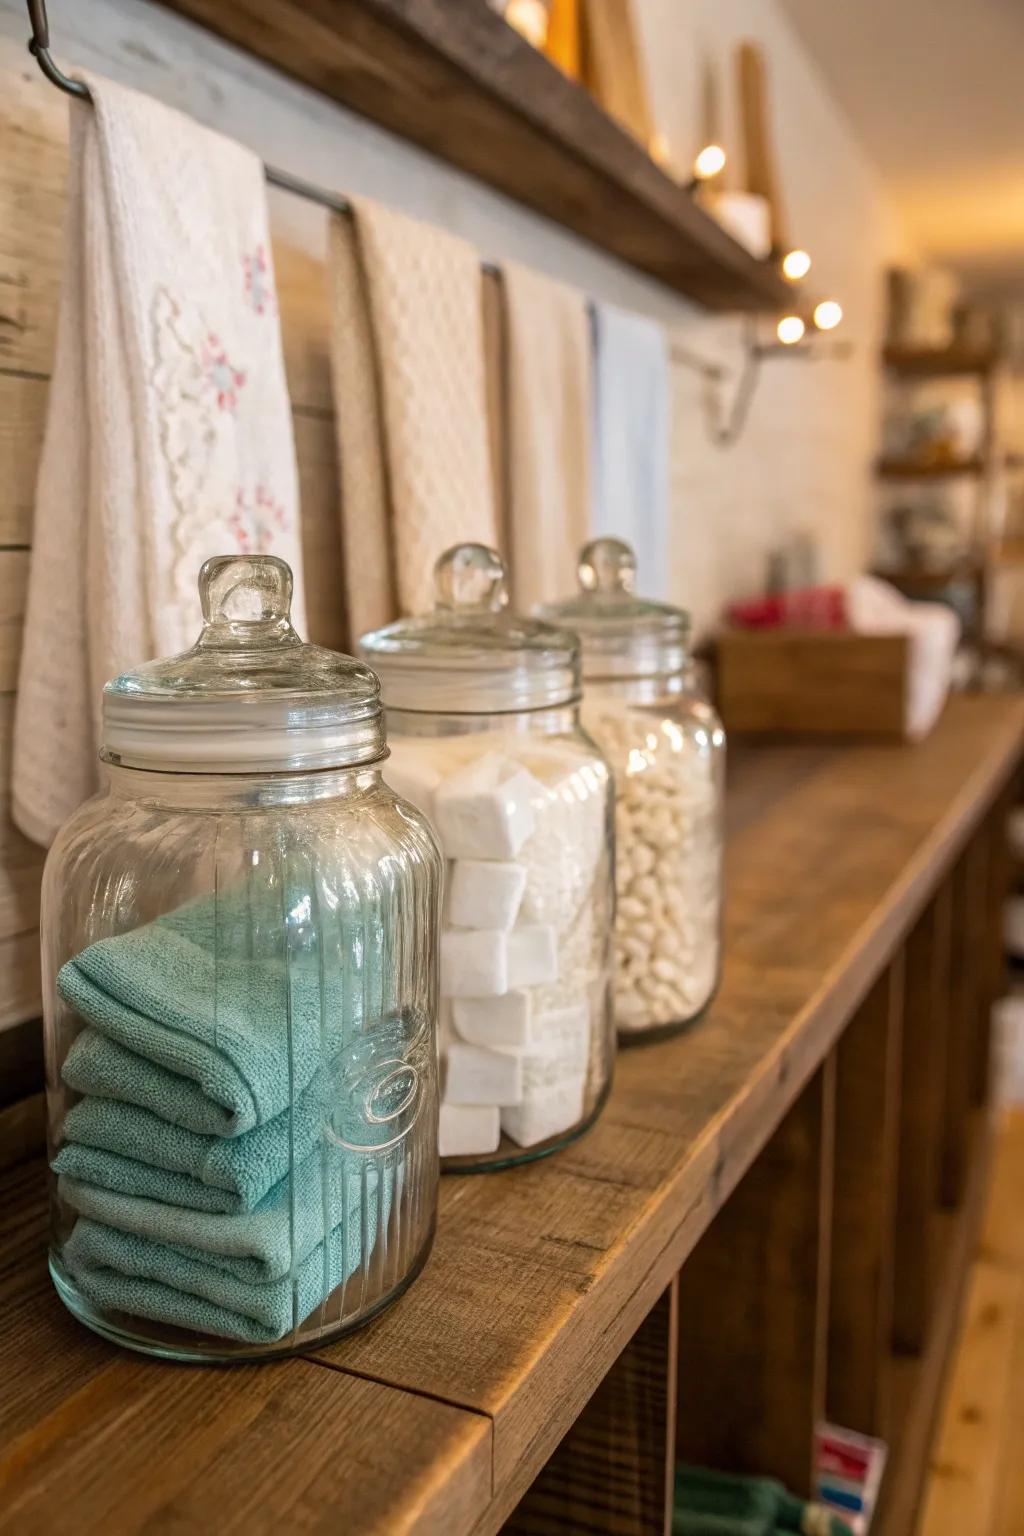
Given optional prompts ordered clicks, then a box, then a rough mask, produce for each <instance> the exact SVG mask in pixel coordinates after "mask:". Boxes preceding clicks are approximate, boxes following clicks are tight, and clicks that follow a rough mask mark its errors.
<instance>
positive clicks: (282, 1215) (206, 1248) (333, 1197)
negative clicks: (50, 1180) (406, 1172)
mask: <svg viewBox="0 0 1024 1536" xmlns="http://www.w3.org/2000/svg"><path fill="white" fill-rule="evenodd" d="M382 1177H384V1178H386V1180H387V1181H388V1183H387V1188H388V1191H389V1192H390V1189H391V1183H392V1181H393V1178H394V1174H393V1170H392V1169H390V1168H387V1169H384V1168H379V1167H378V1165H377V1162H376V1160H374V1159H373V1158H372V1157H365V1156H363V1157H357V1156H356V1155H354V1154H351V1153H349V1154H344V1153H342V1152H341V1151H340V1150H339V1149H338V1148H336V1147H333V1146H331V1145H330V1144H328V1143H324V1144H323V1145H321V1147H319V1148H318V1149H317V1151H316V1153H314V1154H313V1156H311V1157H308V1158H307V1159H306V1161H305V1163H303V1164H302V1165H301V1166H299V1167H297V1168H296V1170H295V1178H294V1180H293V1179H292V1178H291V1176H290V1175H289V1176H288V1177H287V1178H284V1179H282V1180H281V1181H280V1183H278V1184H276V1185H275V1186H274V1188H273V1189H272V1190H270V1191H269V1193H268V1194H267V1195H266V1197H265V1198H264V1199H263V1200H261V1201H260V1203H259V1204H258V1205H257V1206H256V1207H255V1209H254V1210H252V1211H247V1212H244V1213H243V1214H241V1215H234V1216H231V1215H224V1214H221V1213H217V1212H207V1211H195V1210H189V1209H187V1208H185V1207H183V1206H177V1205H167V1204H165V1203H164V1202H163V1201H160V1200H145V1199H140V1198H139V1197H138V1196H135V1195H121V1194H116V1193H115V1192H114V1191H113V1190H109V1189H102V1188H99V1187H98V1186H96V1185H93V1184H85V1183H82V1182H81V1181H80V1180H78V1179H74V1178H71V1177H69V1176H68V1175H67V1174H62V1175H61V1177H60V1180H59V1190H60V1196H61V1199H62V1200H64V1201H65V1202H66V1203H67V1204H68V1205H69V1206H70V1207H71V1208H72V1210H75V1211H77V1212H78V1213H79V1215H81V1216H84V1217H86V1218H88V1219H89V1220H90V1221H96V1222H99V1223H100V1224H101V1225H103V1226H107V1227H115V1228H116V1229H117V1230H118V1231H119V1232H125V1233H128V1234H130V1235H133V1236H135V1237H144V1238H146V1239H147V1240H148V1241H151V1242H157V1243H165V1244H167V1246H168V1247H171V1248H174V1249H176V1251H177V1252H179V1253H180V1254H182V1255H183V1256H184V1257H185V1258H190V1259H195V1260H196V1261H198V1262H199V1263H205V1264H214V1265H216V1266H217V1267H219V1268H221V1269H224V1270H226V1271H227V1272H228V1273H229V1274H232V1275H234V1276H235V1277H236V1279H239V1280H244V1281H246V1282H247V1283H249V1284H253V1285H266V1284H267V1283H268V1282H269V1281H271V1280H280V1279H281V1278H282V1277H284V1276H285V1275H287V1274H289V1273H290V1272H291V1269H292V1267H293V1265H295V1264H298V1263H300V1262H301V1261H302V1260H303V1259H305V1258H306V1257H307V1255H308V1254H310V1253H311V1252H312V1251H313V1249H314V1248H315V1247H316V1246H317V1244H318V1243H322V1242H323V1238H324V1231H325V1228H326V1230H327V1231H329V1232H333V1231H334V1229H335V1228H336V1227H338V1226H341V1225H344V1224H346V1223H348V1222H349V1220H350V1217H351V1215H352V1213H353V1212H359V1211H361V1210H363V1209H364V1207H365V1209H366V1210H367V1211H371V1212H372V1211H375V1210H376V1203H377V1191H378V1185H379V1184H380V1180H381V1178H382ZM375 1228H376V1222H374V1229H375Z"/></svg>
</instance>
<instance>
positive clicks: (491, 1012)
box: [360, 544, 615, 1169]
mask: <svg viewBox="0 0 1024 1536" xmlns="http://www.w3.org/2000/svg"><path fill="white" fill-rule="evenodd" d="M435 587H436V607H435V610H434V612H433V613H432V614H429V615H427V616H425V617H422V618H414V619H407V620H402V621H399V622H398V623H397V624H391V625H389V626H387V627H386V628H384V629H381V630H377V631H375V632H374V633H372V634H369V635H364V636H363V639H362V641H361V642H360V644H361V649H362V654H363V655H364V656H365V657H366V658H367V659H368V660H369V661H370V662H371V663H372V665H373V667H374V668H375V669H376V671H377V672H378V673H379V675H380V679H381V690H382V694H383V698H384V704H385V707H386V710H387V718H388V739H389V743H390V746H391V757H390V760H389V762H388V764H387V766H386V768H385V770H384V772H385V777H386V779H387V781H388V783H390V784H391V786H392V788H394V789H395V790H397V792H398V793H399V794H401V795H404V796H405V798H406V799H408V800H411V801H412V802H413V804H414V805H418V806H419V807H420V809H421V810H422V811H423V812H424V813H425V814H426V816H427V817H428V818H429V819H430V821H431V823H432V825H433V827H434V829H435V831H436V833H437V835H438V838H439V839H440V842H441V847H442V850H443V852H444V855H445V858H446V860H447V892H446V898H445V914H444V924H443V931H442V934H441V1010H442V1011H441V1056H442V1077H443V1082H442V1096H441V1115H440V1150H441V1155H442V1158H443V1159H444V1160H445V1166H446V1167H453V1168H464V1169H468V1168H475V1169H480V1168H500V1167H504V1166H507V1165H508V1164H510V1163H516V1162H522V1161H525V1160H527V1159H529V1158H533V1157H540V1156H543V1155H544V1154H545V1153H547V1152H552V1151H554V1150H555V1149H556V1148H557V1147H560V1146H563V1145H564V1144H565V1142H567V1141H569V1140H571V1139H572V1137H574V1136H576V1135H578V1134H579V1133H580V1132H581V1131H582V1130H585V1129H586V1127H587V1126H588V1125H589V1124H590V1123H591V1121H592V1120H593V1119H594V1117H595V1116H596V1115H597V1113H598V1111H599V1110H600V1108H601V1105H602V1103H603V1102H604V1099H605V1096H606V1094H607V1091H608V1086H609V1083H610V1080H611V1071H612V1059H613V1053H614V1043H615V1039H614V1031H613V1028H612V1023H611V999H610V958H611V955H610V948H611V945H610V936H611V927H612V920H613V890H612V873H611V871H612V857H611V839H612V830H613V829H612V825H611V780H610V774H609V771H608V767H607V764H606V763H605V761H604V759H603V757H602V756H601V754H600V752H599V751H598V749H597V747H595V745H594V743H593V742H592V741H591V740H590V738H589V737H588V736H586V735H585V734H584V733H583V731H582V730H581V728H580V723H579V708H578V706H579V686H580V684H579V646H578V644H577V641H576V639H575V637H574V636H573V635H569V634H566V633H564V632H563V631H560V630H558V629H555V628H553V627H552V626H551V625H549V624H541V623H539V622H538V621H537V620H535V619H523V618H518V617H515V616H514V615H510V614H508V613H507V612H505V611H504V610H505V605H506V603H507V591H506V583H505V568H504V566H503V564H502V562H501V560H500V559H499V557H498V556H497V555H496V554H495V553H494V551H493V550H491V549H487V548H485V547H484V546H483V545H481V544H463V545H460V546H458V547H456V548H455V549H451V550H449V551H448V552H447V553H446V554H445V555H443V556H442V557H441V559H440V560H439V561H438V564H437V568H436V572H435Z"/></svg>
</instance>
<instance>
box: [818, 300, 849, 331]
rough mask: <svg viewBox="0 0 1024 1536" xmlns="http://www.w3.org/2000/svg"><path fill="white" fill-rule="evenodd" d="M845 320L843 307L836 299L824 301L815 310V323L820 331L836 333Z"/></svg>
mask: <svg viewBox="0 0 1024 1536" xmlns="http://www.w3.org/2000/svg"><path fill="white" fill-rule="evenodd" d="M842 318H843V306H842V305H841V304H837V303H836V301H835V299H822V301H821V303H820V304H818V305H816V307H815V310H814V323H815V325H816V326H817V327H818V330H819V331H834V330H835V328H836V326H837V325H838V324H839V322H840V320H841V319H842Z"/></svg>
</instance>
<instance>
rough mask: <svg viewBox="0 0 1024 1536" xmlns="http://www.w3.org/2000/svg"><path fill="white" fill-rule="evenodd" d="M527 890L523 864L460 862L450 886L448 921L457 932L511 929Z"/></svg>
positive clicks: (454, 868)
mask: <svg viewBox="0 0 1024 1536" xmlns="http://www.w3.org/2000/svg"><path fill="white" fill-rule="evenodd" d="M525 889H526V868H525V866H524V865H522V864H510V863H508V862H506V861H502V860H498V859H456V860H455V863H454V864H453V865H452V869H451V878H450V879H449V882H448V920H449V922H452V923H454V924H455V926H456V927H457V928H511V927H512V924H513V923H514V922H515V920H516V916H517V914H518V912H519V903H520V902H521V901H522V899H523V891H524V890H525Z"/></svg>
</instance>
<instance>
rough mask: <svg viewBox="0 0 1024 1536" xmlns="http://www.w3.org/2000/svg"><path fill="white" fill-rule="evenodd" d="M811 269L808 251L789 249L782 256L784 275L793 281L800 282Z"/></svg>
mask: <svg viewBox="0 0 1024 1536" xmlns="http://www.w3.org/2000/svg"><path fill="white" fill-rule="evenodd" d="M810 270H811V258H810V257H809V256H808V254H807V252H806V251H789V252H788V253H787V254H786V255H785V256H784V257H783V258H782V275H783V277H788V278H789V280H790V282H791V283H798V282H799V281H800V279H801V278H802V277H806V276H807V274H808V272H809V271H810Z"/></svg>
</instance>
